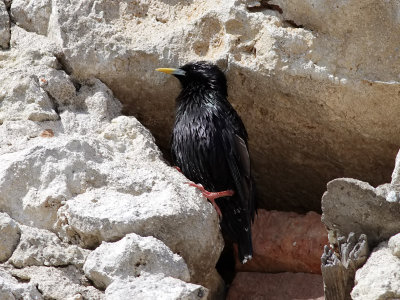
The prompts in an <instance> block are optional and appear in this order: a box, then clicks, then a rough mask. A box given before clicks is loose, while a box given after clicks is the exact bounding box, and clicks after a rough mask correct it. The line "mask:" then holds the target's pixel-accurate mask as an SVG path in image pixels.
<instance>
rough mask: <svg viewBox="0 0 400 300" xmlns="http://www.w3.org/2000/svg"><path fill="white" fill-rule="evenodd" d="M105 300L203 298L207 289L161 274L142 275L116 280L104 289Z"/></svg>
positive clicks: (206, 294)
mask: <svg viewBox="0 0 400 300" xmlns="http://www.w3.org/2000/svg"><path fill="white" fill-rule="evenodd" d="M105 294H106V300H131V299H143V300H152V299H163V300H176V299H182V300H183V299H184V300H205V299H207V296H208V290H207V289H206V288H204V287H202V286H199V285H196V284H192V283H186V282H184V281H181V280H179V279H176V278H172V277H163V276H162V275H144V276H140V277H138V278H135V279H133V280H130V281H128V280H116V281H114V282H113V283H112V284H110V285H109V286H108V288H107V289H106V293H105Z"/></svg>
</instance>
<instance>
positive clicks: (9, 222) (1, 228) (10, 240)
mask: <svg viewBox="0 0 400 300" xmlns="http://www.w3.org/2000/svg"><path fill="white" fill-rule="evenodd" d="M20 236H21V230H20V227H19V226H18V224H17V223H16V222H15V221H14V220H13V219H11V218H10V216H9V215H8V214H6V213H1V212H0V262H5V261H6V260H8V259H9V258H10V256H11V255H12V254H13V252H14V250H15V248H16V247H17V245H18V243H19V240H20Z"/></svg>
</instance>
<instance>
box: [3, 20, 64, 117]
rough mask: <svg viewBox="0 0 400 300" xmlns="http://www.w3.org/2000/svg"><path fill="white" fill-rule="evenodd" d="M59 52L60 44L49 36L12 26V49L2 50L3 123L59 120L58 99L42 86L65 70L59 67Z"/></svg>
mask: <svg viewBox="0 0 400 300" xmlns="http://www.w3.org/2000/svg"><path fill="white" fill-rule="evenodd" d="M58 54H59V49H58V48H57V46H56V45H55V44H54V43H52V42H50V41H49V40H47V39H46V38H44V37H41V36H39V35H37V34H35V33H29V32H26V31H24V30H23V29H21V28H19V27H17V26H14V27H13V28H12V39H11V49H10V51H7V52H3V53H2V59H1V62H2V72H1V73H0V100H1V109H0V124H2V123H3V122H5V121H6V120H32V121H54V120H57V119H59V116H58V114H57V113H56V111H55V107H56V106H57V102H56V103H53V101H52V99H50V96H49V94H48V93H47V92H46V91H45V90H44V89H43V88H42V85H46V83H47V80H48V79H49V78H51V77H53V76H62V75H61V74H63V73H64V72H63V71H61V70H58V69H60V68H61V66H60V64H59V62H58V61H57V58H56V57H55V55H58ZM46 78H47V79H46ZM61 87H62V85H61Z"/></svg>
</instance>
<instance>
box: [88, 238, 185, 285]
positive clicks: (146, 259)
mask: <svg viewBox="0 0 400 300" xmlns="http://www.w3.org/2000/svg"><path fill="white" fill-rule="evenodd" d="M83 270H84V271H85V274H86V276H87V277H88V278H90V279H91V280H92V281H93V282H94V283H95V285H96V286H98V287H99V288H102V289H105V288H107V286H109V285H110V283H112V282H113V281H115V280H118V279H119V280H122V279H126V280H129V279H133V278H135V277H140V276H142V275H145V274H163V275H164V276H166V277H168V276H170V277H174V278H177V279H180V280H183V281H190V275H189V269H188V267H187V266H186V263H185V261H184V260H183V259H182V257H180V256H179V255H177V254H174V253H172V251H171V250H170V249H169V248H168V247H167V246H165V244H164V243H162V242H161V241H159V240H157V239H155V238H153V237H141V236H139V235H137V234H134V233H131V234H128V235H127V236H125V237H124V238H123V239H121V240H120V241H118V242H115V243H105V242H103V243H102V244H101V245H100V246H99V247H97V248H96V250H94V251H93V252H92V253H91V254H90V255H89V256H88V258H87V260H86V262H85V265H84V266H83Z"/></svg>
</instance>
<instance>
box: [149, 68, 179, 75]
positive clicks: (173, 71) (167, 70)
mask: <svg viewBox="0 0 400 300" xmlns="http://www.w3.org/2000/svg"><path fill="white" fill-rule="evenodd" d="M156 71H158V72H163V73H166V74H170V75H182V76H184V75H185V74H186V72H185V71H184V70H181V69H175V68H158V69H156Z"/></svg>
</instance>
